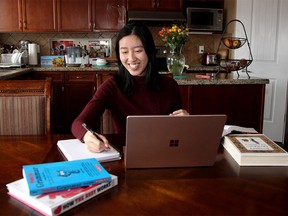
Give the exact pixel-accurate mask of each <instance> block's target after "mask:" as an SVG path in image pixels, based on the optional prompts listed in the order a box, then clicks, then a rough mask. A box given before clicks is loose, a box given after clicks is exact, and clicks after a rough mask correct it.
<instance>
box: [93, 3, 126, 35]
mask: <svg viewBox="0 0 288 216" xmlns="http://www.w3.org/2000/svg"><path fill="white" fill-rule="evenodd" d="M126 3H127V1H126V0H94V1H93V9H94V11H93V15H94V16H93V20H94V26H93V28H94V30H96V31H97V30H102V31H118V30H120V29H121V28H122V27H123V26H124V25H125V24H126Z"/></svg>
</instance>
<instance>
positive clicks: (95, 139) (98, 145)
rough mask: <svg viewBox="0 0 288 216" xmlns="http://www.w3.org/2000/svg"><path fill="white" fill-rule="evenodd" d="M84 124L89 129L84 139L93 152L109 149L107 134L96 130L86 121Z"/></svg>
mask: <svg viewBox="0 0 288 216" xmlns="http://www.w3.org/2000/svg"><path fill="white" fill-rule="evenodd" d="M82 126H83V127H84V128H85V129H86V130H87V132H86V133H85V135H84V137H83V141H84V143H85V144H86V146H87V148H88V150H89V151H91V152H102V151H107V150H109V141H108V140H107V139H106V137H105V136H103V135H101V134H98V133H96V132H94V131H93V130H92V129H91V128H89V127H88V126H87V125H86V124H85V123H83V124H82Z"/></svg>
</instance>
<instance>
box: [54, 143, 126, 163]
mask: <svg viewBox="0 0 288 216" xmlns="http://www.w3.org/2000/svg"><path fill="white" fill-rule="evenodd" d="M57 145H58V147H59V149H60V150H61V152H62V153H63V155H64V156H65V157H66V159H67V160H69V161H71V160H79V159H86V158H96V159H97V160H98V161H99V162H101V163H102V162H108V161H115V160H120V159H121V155H120V153H119V151H118V150H116V149H115V148H114V147H113V146H111V145H110V149H108V150H106V151H103V152H99V153H94V152H91V151H89V150H88V149H87V148H86V146H85V144H84V143H82V142H80V140H78V139H67V140H59V141H58V142H57Z"/></svg>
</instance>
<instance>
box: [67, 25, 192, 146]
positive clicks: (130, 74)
mask: <svg viewBox="0 0 288 216" xmlns="http://www.w3.org/2000/svg"><path fill="white" fill-rule="evenodd" d="M115 52H116V57H117V62H118V67H119V71H118V73H117V74H116V75H115V76H114V77H112V78H110V79H108V80H106V81H105V82H104V83H103V84H102V85H101V86H100V87H99V88H98V89H97V91H96V93H95V95H94V97H93V98H92V99H91V101H90V102H89V103H88V104H87V106H86V107H85V108H84V110H83V111H82V112H81V113H80V115H79V116H78V117H77V118H76V119H75V121H74V122H73V124H72V132H73V134H74V135H75V137H77V138H78V139H80V140H82V141H83V142H85V143H86V145H87V147H88V149H89V150H90V151H94V152H99V151H102V150H104V149H105V146H107V145H108V140H107V139H106V137H105V136H103V135H100V137H101V139H102V141H101V140H99V139H97V137H95V136H93V134H92V133H90V132H89V131H88V132H87V131H86V130H85V129H84V128H83V127H82V124H83V123H87V124H88V125H90V127H91V128H92V129H93V130H96V129H97V120H98V119H99V118H100V117H101V116H102V114H103V113H104V111H105V110H106V109H107V110H109V111H110V113H111V115H112V118H113V125H114V129H115V131H116V133H118V134H125V132H126V131H125V130H126V118H127V116H129V115H187V114H188V113H187V112H186V111H185V110H182V109H181V108H182V101H181V95H180V91H179V87H178V84H177V82H176V81H175V80H174V79H173V78H171V77H169V76H165V75H163V76H162V75H159V73H158V71H157V65H156V50H155V44H154V41H153V37H152V34H151V32H150V31H149V29H148V28H147V27H146V26H145V25H143V24H135V23H134V24H133V23H131V24H127V25H126V26H125V27H124V28H122V29H121V31H120V32H119V34H118V37H117V40H116V46H115Z"/></svg>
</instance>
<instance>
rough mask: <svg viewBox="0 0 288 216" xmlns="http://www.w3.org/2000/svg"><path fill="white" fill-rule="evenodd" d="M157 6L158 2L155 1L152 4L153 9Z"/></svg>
mask: <svg viewBox="0 0 288 216" xmlns="http://www.w3.org/2000/svg"><path fill="white" fill-rule="evenodd" d="M155 6H156V0H154V1H153V2H152V7H153V8H155Z"/></svg>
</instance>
